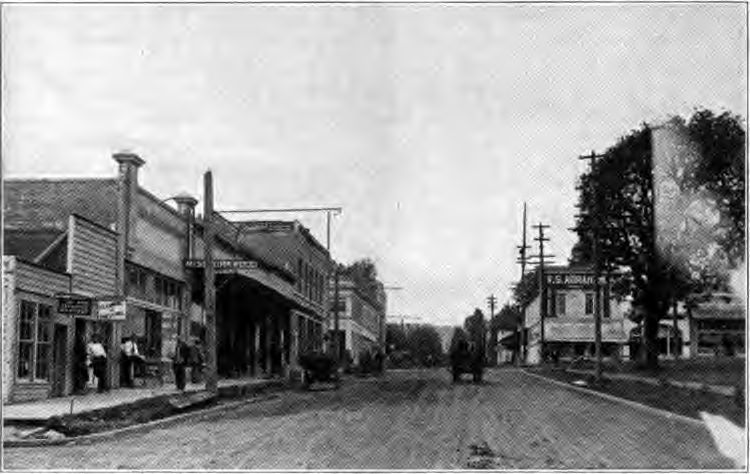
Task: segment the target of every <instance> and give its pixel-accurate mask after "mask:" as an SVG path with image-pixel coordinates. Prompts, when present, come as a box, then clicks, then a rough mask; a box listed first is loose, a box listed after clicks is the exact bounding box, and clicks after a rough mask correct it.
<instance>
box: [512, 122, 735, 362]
mask: <svg viewBox="0 0 750 474" xmlns="http://www.w3.org/2000/svg"><path fill="white" fill-rule="evenodd" d="M675 120H676V121H677V122H680V119H675ZM682 123H683V124H684V122H682ZM672 125H674V123H673V124H672ZM686 129H687V135H688V139H687V141H686V143H694V144H695V146H696V147H697V153H694V154H691V153H687V152H685V153H683V152H679V151H678V152H677V153H672V155H673V158H674V159H673V160H672V161H671V162H670V163H668V164H666V166H665V168H664V172H665V173H666V174H667V177H666V178H663V177H662V176H659V178H658V179H660V180H661V179H671V180H673V181H674V184H675V186H676V187H677V190H678V193H677V195H682V194H684V193H686V192H693V193H698V192H709V193H712V194H713V196H714V197H715V198H716V201H717V202H719V203H720V204H719V206H718V207H719V214H720V215H721V218H720V220H719V221H720V227H721V228H722V229H725V231H724V230H722V231H721V232H718V233H717V234H716V235H717V236H718V237H717V239H716V241H717V243H718V245H719V246H720V247H721V249H722V250H723V252H724V253H725V255H727V256H728V258H730V259H737V258H739V256H741V255H743V254H744V217H745V216H744V212H745V211H744V189H745V187H744V186H745V185H744V158H745V155H744V153H745V152H744V150H745V148H744V140H745V138H744V134H745V132H744V129H743V127H742V124H741V122H740V120H739V119H738V118H737V117H734V116H731V115H729V114H722V115H719V116H716V115H714V114H713V113H712V112H709V111H699V112H697V113H696V114H695V115H694V116H693V117H692V118H691V119H690V121H689V122H688V123H687V126H686ZM653 143H654V142H653V130H652V129H651V128H649V127H648V126H645V125H644V126H641V127H640V128H639V129H637V130H634V131H632V132H631V133H630V134H628V135H627V136H625V137H623V138H621V139H620V140H619V141H618V142H617V144H615V145H614V146H613V147H611V148H609V149H608V150H607V151H606V153H604V156H603V157H601V158H600V159H599V160H598V161H597V162H596V164H595V165H594V166H593V167H592V168H591V169H590V171H589V172H587V173H585V174H584V175H583V176H582V177H581V180H580V186H579V190H580V194H579V206H580V209H581V214H580V217H579V218H578V225H577V228H578V243H577V244H576V245H575V247H574V249H573V252H572V257H571V260H572V263H593V246H592V243H593V239H594V238H596V242H597V244H598V247H599V255H600V258H601V260H600V262H601V263H602V265H603V268H604V269H618V270H620V269H624V270H626V272H625V278H623V279H622V280H621V282H620V283H621V284H620V285H618V286H617V287H615V291H616V292H618V293H619V294H620V295H621V296H624V295H628V296H631V297H632V298H633V303H634V305H635V306H637V307H640V308H641V309H642V311H639V312H637V313H636V314H637V315H639V317H641V318H643V322H644V339H645V342H646V356H647V360H646V363H647V365H648V366H649V367H655V366H656V365H657V363H658V359H657V356H658V353H657V351H656V337H657V330H658V324H659V321H660V320H661V319H663V318H664V317H665V315H666V313H667V310H668V308H669V307H670V305H671V304H672V303H673V302H674V301H677V300H682V299H684V298H685V297H686V296H687V294H689V293H691V292H693V291H695V290H696V287H697V286H698V287H699V286H701V284H705V283H706V281H707V280H706V278H705V275H703V277H701V276H700V272H696V269H695V268H691V266H690V265H687V264H685V262H691V261H693V262H697V261H698V260H696V258H695V257H696V255H698V253H697V252H698V251H701V250H705V247H706V242H705V241H703V240H702V239H697V240H698V241H699V242H700V247H701V248H698V249H695V251H691V252H690V253H691V254H690V255H689V256H688V257H687V258H685V257H684V255H681V253H682V254H684V253H685V252H684V251H685V248H686V247H687V246H688V242H695V241H696V239H695V238H687V239H685V240H683V241H678V240H676V239H671V241H670V242H668V243H667V244H666V245H664V244H663V242H660V241H659V238H658V237H659V236H658V235H657V233H656V229H657V225H656V222H657V221H656V219H657V215H656V214H657V209H656V207H655V188H654V180H655V178H654V148H653V146H654V145H653ZM662 165H663V164H659V166H660V168H659V170H660V171H661V170H662ZM658 184H659V189H660V193H661V192H665V191H662V189H663V188H664V187H663V186H662V184H664V183H663V182H661V181H659V183H658ZM662 196H666V195H662ZM666 197H668V198H669V196H666ZM664 199H665V198H664V197H661V198H660V201H659V202H660V209H661V203H662V202H667V201H670V202H671V201H673V200H674V199H672V198H669V199H668V200H667V201H664ZM678 211H679V210H678V209H670V213H667V215H666V217H665V216H664V214H662V215H660V216H659V219H660V220H659V225H660V226H661V225H662V224H663V223H664V222H665V220H664V219H669V218H670V217H672V214H674V213H676V212H678ZM681 225H682V227H680V229H682V228H683V227H685V226H684V225H683V224H681ZM659 228H661V227H659ZM594 229H597V230H596V237H594ZM660 232H661V231H660ZM683 234H684V232H683ZM662 237H663V236H662ZM688 237H690V236H688ZM692 237H694V236H692ZM704 273H705V272H704ZM523 296H524V295H521V297H523Z"/></svg>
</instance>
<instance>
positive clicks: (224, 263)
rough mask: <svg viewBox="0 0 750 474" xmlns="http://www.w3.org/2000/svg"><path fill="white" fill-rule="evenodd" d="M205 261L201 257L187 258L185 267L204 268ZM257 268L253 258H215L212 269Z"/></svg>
mask: <svg viewBox="0 0 750 474" xmlns="http://www.w3.org/2000/svg"><path fill="white" fill-rule="evenodd" d="M205 267H206V261H205V260H204V259H202V258H189V259H187V260H185V268H205ZM252 268H258V262H256V261H255V260H231V259H215V260H214V270H246V269H252Z"/></svg>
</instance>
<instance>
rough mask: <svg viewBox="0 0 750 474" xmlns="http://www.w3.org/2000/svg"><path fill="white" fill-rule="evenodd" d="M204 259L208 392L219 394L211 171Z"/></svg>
mask: <svg viewBox="0 0 750 474" xmlns="http://www.w3.org/2000/svg"><path fill="white" fill-rule="evenodd" d="M203 201H204V202H203V205H204V210H203V222H204V227H203V241H204V251H203V258H204V261H205V269H204V272H203V275H204V282H203V283H204V291H205V293H204V304H205V309H206V366H207V369H208V373H207V374H206V390H208V391H209V392H211V393H216V392H218V379H219V374H218V372H217V364H216V288H215V287H214V255H213V247H214V228H213V213H214V188H213V176H212V174H211V171H210V170H209V171H206V173H205V174H204V175H203Z"/></svg>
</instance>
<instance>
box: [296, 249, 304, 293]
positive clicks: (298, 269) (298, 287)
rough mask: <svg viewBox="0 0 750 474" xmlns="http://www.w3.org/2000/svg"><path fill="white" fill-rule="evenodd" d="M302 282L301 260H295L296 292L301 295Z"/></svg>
mask: <svg viewBox="0 0 750 474" xmlns="http://www.w3.org/2000/svg"><path fill="white" fill-rule="evenodd" d="M302 281H303V274H302V259H301V258H298V259H297V291H299V292H300V293H302Z"/></svg>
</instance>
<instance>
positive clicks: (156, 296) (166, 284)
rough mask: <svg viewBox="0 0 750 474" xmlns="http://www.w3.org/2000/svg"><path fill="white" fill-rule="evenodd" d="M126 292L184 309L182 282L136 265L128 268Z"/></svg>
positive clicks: (133, 295)
mask: <svg viewBox="0 0 750 474" xmlns="http://www.w3.org/2000/svg"><path fill="white" fill-rule="evenodd" d="M127 274H128V279H127V280H128V285H127V288H126V294H127V295H128V296H132V297H134V298H138V299H142V300H145V301H150V302H152V303H156V304H158V305H161V306H166V307H169V308H173V309H182V284H181V283H180V282H178V281H176V280H172V279H171V278H167V277H165V276H161V275H158V274H156V273H155V272H152V271H150V270H146V269H144V268H139V267H136V266H132V265H129V266H128V269H127Z"/></svg>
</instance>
